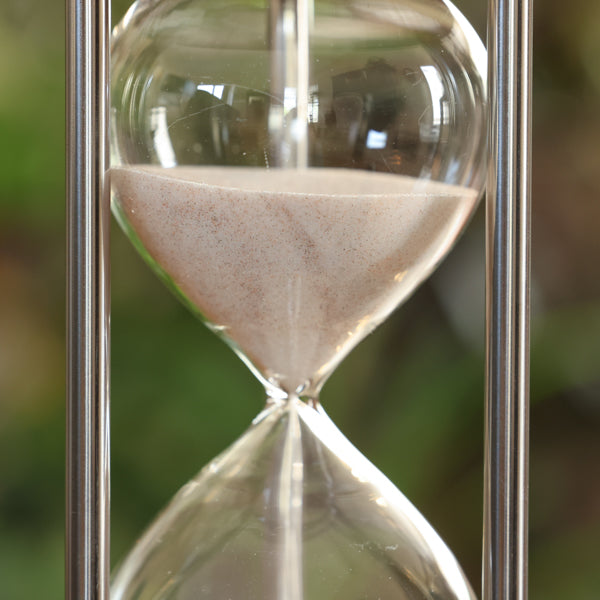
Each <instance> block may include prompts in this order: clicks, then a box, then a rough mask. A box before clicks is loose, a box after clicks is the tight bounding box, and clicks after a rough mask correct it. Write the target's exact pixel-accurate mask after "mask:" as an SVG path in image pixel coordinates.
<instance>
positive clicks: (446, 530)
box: [0, 0, 600, 600]
mask: <svg viewBox="0 0 600 600" xmlns="http://www.w3.org/2000/svg"><path fill="white" fill-rule="evenodd" d="M459 4H460V7H461V8H462V9H463V10H464V11H465V12H466V13H467V14H469V15H474V17H475V20H476V21H477V22H478V23H482V22H483V20H484V17H483V12H484V8H483V9H482V3H480V2H475V1H474V0H469V1H467V0H465V1H464V2H461V3H459ZM596 4H597V3H596V2H591V1H589V2H588V1H586V0H576V1H575V4H574V5H570V7H569V10H568V11H567V10H566V9H565V8H564V6H563V5H560V6H559V3H540V4H539V6H536V19H537V23H539V26H538V27H537V28H536V48H538V54H537V55H536V61H537V62H536V68H537V69H538V71H537V73H538V75H536V80H535V87H536V90H537V91H538V92H540V93H539V95H538V96H537V99H536V105H535V108H536V109H537V110H538V113H537V114H538V115H539V117H537V121H536V136H537V137H536V140H539V142H538V145H537V146H536V161H535V162H534V256H533V259H534V260H533V275H534V283H535V294H534V312H533V315H534V319H533V327H532V363H531V364H532V400H533V404H532V425H533V426H532V456H531V460H532V463H531V480H532V498H531V511H532V517H531V549H532V562H531V597H532V598H534V599H537V598H539V599H540V600H541V599H543V600H559V599H564V598H578V599H581V600H588V599H590V600H591V599H592V598H596V597H597V594H598V592H597V590H598V587H599V585H600V581H599V580H598V569H597V564H596V562H597V560H596V559H597V557H598V556H600V543H599V540H600V525H599V524H600V513H599V512H598V506H600V491H599V490H600V488H599V486H598V477H597V464H598V458H599V457H600V447H599V442H598V439H600V436H598V428H599V423H600V404H599V401H598V397H599V391H598V389H599V388H598V385H599V382H600V347H599V346H600V335H599V333H600V293H599V291H600V290H599V287H598V282H599V281H600V273H599V272H598V266H597V265H598V242H597V239H598V234H597V228H598V225H597V224H598V222H600V218H598V217H599V215H598V208H597V207H598V203H597V197H598V192H599V190H600V185H599V184H598V177H597V164H598V158H599V153H600V151H599V150H598V144H597V134H596V133H594V132H597V131H598V130H599V129H598V128H599V127H600V123H599V117H598V110H597V107H598V105H599V103H600V84H599V81H600V77H599V75H598V73H599V71H598V61H597V56H596V55H597V52H596V50H597V47H598V39H600V36H599V35H598V19H597V16H598V7H597V5H596ZM554 5H556V6H554ZM125 9H126V3H125V2H122V1H119V2H115V3H114V6H113V15H114V18H115V20H117V19H118V18H120V16H121V15H122V14H123V13H124V11H125ZM564 13H567V14H566V15H565V14H564ZM63 22H64V14H63V6H62V4H61V3H56V2H41V1H40V0H28V1H26V0H8V2H6V1H4V2H3V3H2V4H0V81H1V82H2V84H1V86H0V139H1V140H2V143H1V144H0V290H1V293H0V580H1V581H2V593H1V594H0V596H1V597H2V598H7V599H10V600H29V599H31V598H59V597H61V595H62V587H63V583H62V580H63V567H62V563H63V533H62V531H63V523H64V509H63V502H64V491H63V490H64V466H63V464H64V463H63V453H64V407H63V404H64V383H63V379H64V372H65V369H64V360H63V356H64V339H63V338H64V334H63V331H64V316H63V315H64V268H63V261H64V224H63V223H64V165H65V160H64V80H65V78H64V25H63ZM474 225H475V226H477V222H476V223H474ZM479 227H480V228H481V227H482V225H481V223H480V224H479ZM480 233H481V231H480ZM481 238H482V234H481V236H480V239H481ZM479 252H480V253H483V247H482V244H481V246H480V249H479ZM594 253H595V254H594ZM479 276H480V277H481V278H483V274H482V273H480V274H479ZM441 279H442V278H441ZM441 279H440V280H438V281H437V282H436V284H439V283H440V281H441ZM443 289H444V288H443V286H442V287H440V285H436V286H426V287H424V288H423V289H422V290H421V291H420V292H419V293H418V294H417V295H416V296H415V297H414V298H413V299H412V300H411V301H410V303H409V304H407V305H406V306H405V307H404V308H403V309H402V310H401V311H400V312H398V313H397V314H395V315H394V316H393V318H392V319H391V320H390V321H389V322H388V323H387V324H386V325H385V326H384V327H382V328H381V329H380V330H378V331H377V332H376V333H375V334H373V335H372V336H370V337H369V339H367V340H365V342H364V343H363V344H362V345H361V346H360V347H359V348H358V349H357V350H356V351H355V352H354V353H353V354H352V355H351V356H349V357H348V359H347V361H345V363H344V364H343V365H342V366H341V367H340V369H339V371H338V372H337V373H335V374H334V376H333V377H332V379H331V381H330V382H329V383H328V384H327V386H326V387H325V390H324V392H323V402H324V405H325V408H326V409H327V410H328V412H330V414H331V415H332V417H333V418H334V420H335V421H336V422H337V423H338V424H339V425H340V428H341V429H342V430H343V431H344V433H346V434H347V435H348V437H349V438H350V439H351V440H352V441H354V442H355V443H356V445H357V446H358V447H359V449H360V450H361V451H363V452H364V453H365V454H366V455H367V456H368V457H369V458H370V459H371V460H372V461H373V462H374V463H375V464H377V465H378V466H379V467H381V468H382V470H383V471H384V472H386V473H387V474H388V475H389V476H390V478H391V479H392V480H394V482H395V483H397V484H398V485H399V487H400V488H401V489H403V490H404V491H405V492H406V493H407V495H408V496H409V497H410V498H411V499H412V500H413V501H414V502H415V503H416V504H417V505H418V506H419V507H420V508H422V510H423V512H424V513H425V515H426V516H427V517H428V518H429V519H430V520H431V521H432V523H433V524H434V526H435V527H436V528H437V529H438V530H439V531H440V533H441V534H442V536H443V537H445V539H446V540H447V541H448V543H449V545H450V546H451V547H452V548H453V549H454V551H455V552H456V554H457V555H458V557H459V559H460V561H461V562H462V563H463V565H464V566H465V568H466V570H467V572H468V574H469V576H470V578H471V580H472V581H473V583H474V587H475V588H476V589H477V585H478V578H479V571H480V523H481V508H480V507H481V495H482V487H481V482H482V462H483V458H482V455H481V447H482V437H483V431H482V429H483V394H484V384H483V370H484V357H483V355H482V349H481V348H482V345H483V342H482V340H480V342H479V344H477V343H476V344H473V343H470V342H469V341H468V339H467V338H465V336H464V335H463V332H461V331H460V330H458V329H456V328H455V326H454V325H453V320H452V319H451V318H449V313H448V307H447V306H446V304H445V303H444V301H443V296H444V294H443ZM440 290H441V291H440ZM112 322H113V339H112V342H113V343H112V363H113V366H112V373H113V379H112V490H113V492H112V499H113V505H112V506H113V510H112V532H113V543H112V547H113V553H112V559H113V563H114V562H116V561H117V560H119V559H120V558H121V557H122V556H123V555H124V553H125V552H126V551H127V549H128V548H129V547H130V546H131V544H132V543H133V542H134V540H135V539H136V538H137V537H138V536H139V533H140V531H141V530H142V529H143V527H144V526H145V525H146V524H147V523H148V521H149V520H150V519H151V518H152V517H153V516H154V515H155V514H156V512H157V511H158V510H159V509H160V508H161V507H162V506H163V505H164V504H165V502H166V501H167V500H168V499H169V498H170V497H171V496H172V495H173V493H174V492H175V490H176V489H178V488H179V487H180V486H181V485H182V484H183V483H184V482H185V481H187V479H189V478H190V477H191V476H192V475H193V474H195V473H196V472H197V471H198V470H199V469H200V467H201V466H202V465H203V464H205V463H206V462H207V461H208V460H209V459H210V458H212V457H213V456H214V455H216V454H217V453H219V452H220V451H221V450H223V449H224V448H225V447H226V446H227V445H228V444H230V443H231V442H232V441H233V440H234V439H235V438H236V437H237V436H238V435H239V434H240V433H241V432H242V431H243V430H244V429H245V427H246V426H247V424H248V423H249V422H250V420H251V419H252V417H253V416H254V415H255V414H256V413H257V412H258V411H259V410H260V408H261V405H262V402H263V394H262V392H261V390H260V387H259V385H258V384H257V383H256V382H255V381H254V380H253V378H252V376H251V375H250V374H249V372H248V371H247V370H246V368H245V367H244V366H243V365H242V363H241V362H240V361H239V360H238V359H237V358H235V357H234V356H233V354H232V353H231V352H230V350H229V349H228V348H226V347H225V345H224V344H223V343H222V342H220V341H219V340H217V339H216V338H215V337H214V336H213V335H212V334H210V333H209V332H208V331H207V330H205V329H204V328H203V327H202V326H201V325H200V324H199V323H198V321H197V320H196V319H194V317H192V316H191V315H190V314H189V313H188V312H187V311H186V310H185V309H184V308H183V307H181V306H180V305H179V304H178V303H177V301H176V300H175V299H174V298H173V297H172V296H171V295H170V294H169V293H168V292H167V291H166V290H165V289H164V288H163V286H162V285H161V284H160V283H159V282H158V281H157V279H156V278H155V277H154V276H153V275H152V274H151V273H150V272H149V270H148V269H147V267H146V266H145V265H144V264H143V262H142V261H141V259H139V257H137V255H136V254H135V253H134V251H133V250H132V249H131V247H130V245H129V243H128V242H127V240H125V239H124V237H123V235H122V234H121V233H120V232H119V231H117V230H116V228H115V232H114V236H113V316H112ZM481 338H482V332H481ZM32 574H34V576H32Z"/></svg>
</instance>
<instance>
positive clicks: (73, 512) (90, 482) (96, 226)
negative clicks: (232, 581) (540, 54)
mask: <svg viewBox="0 0 600 600" xmlns="http://www.w3.org/2000/svg"><path fill="white" fill-rule="evenodd" d="M66 13H67V23H66V26H67V27H66V33H67V39H66V44H67V47H66V54H67V64H66V69H67V71H66V81H67V90H66V94H67V95H66V98H67V102H66V128H67V132H66V152H67V182H66V187H67V434H66V454H67V457H66V463H67V464H66V478H67V481H66V536H65V539H66V541H65V580H66V581H65V597H66V598H67V600H92V599H93V600H96V599H101V600H105V599H106V600H107V599H108V597H109V533H110V531H109V493H110V491H109V490H110V488H109V410H108V409H109V404H108V401H109V320H108V319H109V310H110V308H109V307H110V287H109V255H108V252H109V243H108V242H109V240H108V234H109V213H110V211H109V207H108V194H107V190H106V186H105V173H106V169H107V167H108V144H107V122H108V119H107V109H108V86H107V82H108V65H109V61H108V34H109V30H110V6H109V1H108V0H94V1H92V0H67V3H66Z"/></svg>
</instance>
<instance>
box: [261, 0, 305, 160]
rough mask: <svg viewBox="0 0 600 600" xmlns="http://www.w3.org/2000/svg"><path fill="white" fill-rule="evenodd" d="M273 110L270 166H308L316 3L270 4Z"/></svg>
mask: <svg viewBox="0 0 600 600" xmlns="http://www.w3.org/2000/svg"><path fill="white" fill-rule="evenodd" d="M269 4H270V9H269V10H270V12H269V19H270V31H269V34H270V38H271V39H270V45H271V49H272V52H271V94H272V95H273V96H274V97H275V98H279V99H280V100H281V104H276V105H273V106H271V110H270V116H269V131H270V134H271V137H272V139H273V140H274V142H273V147H272V148H271V154H272V160H271V164H270V165H268V166H277V167H289V168H299V169H302V168H306V167H307V166H308V96H309V90H308V88H309V59H308V55H309V43H310V29H311V26H312V22H313V18H314V5H313V0H271V1H270V3H269Z"/></svg>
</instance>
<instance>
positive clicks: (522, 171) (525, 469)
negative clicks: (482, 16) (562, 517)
mask: <svg viewBox="0 0 600 600" xmlns="http://www.w3.org/2000/svg"><path fill="white" fill-rule="evenodd" d="M531 47H532V0H489V23H488V60H489V77H488V79H489V121H488V122H489V169H488V182H487V268H486V288H487V291H486V338H487V339H486V347H487V361H486V432H485V475H484V532H483V585H482V587H483V594H482V596H483V600H526V598H527V569H528V565H527V547H528V535H527V527H528V486H529V316H530V310H529V273H530V244H531V241H530V227H531V225H530V221H531V218H530V215H531V198H530V196H531V191H530V163H531Z"/></svg>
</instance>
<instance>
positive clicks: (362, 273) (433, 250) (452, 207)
mask: <svg viewBox="0 0 600 600" xmlns="http://www.w3.org/2000/svg"><path fill="white" fill-rule="evenodd" d="M111 181H112V186H113V191H114V194H115V197H116V200H117V202H118V203H119V204H120V207H121V209H122V212H123V214H124V215H125V217H126V218H127V220H128V221H129V223H130V225H131V226H132V228H133V229H134V230H135V232H136V233H137V235H138V237H139V238H140V240H141V242H142V243H143V244H144V246H145V247H146V249H147V251H148V253H149V254H150V255H151V256H152V258H153V259H154V260H155V261H156V262H157V263H158V264H159V265H160V266H161V267H162V268H163V269H164V270H165V271H166V272H167V273H168V274H169V275H170V277H171V278H172V279H173V281H174V282H175V284H176V286H177V287H178V288H179V290H180V291H181V292H182V293H183V294H184V295H185V296H186V297H187V298H188V299H189V300H190V301H191V302H192V303H193V304H194V305H195V306H196V307H197V308H198V309H199V310H200V311H201V312H202V313H203V315H204V316H205V317H206V318H207V319H208V320H210V321H211V322H212V323H213V324H214V325H217V326H218V327H219V328H222V330H223V333H224V334H225V335H226V336H227V337H229V338H230V339H232V340H234V341H235V343H236V344H237V345H238V346H239V347H240V348H241V349H242V350H243V352H244V353H245V355H246V356H247V357H248V358H249V359H250V360H251V361H252V363H254V365H255V366H256V367H257V368H258V369H259V370H260V371H261V372H262V374H263V375H264V377H265V378H266V379H268V380H270V381H271V382H273V383H275V384H277V385H278V386H279V387H281V388H282V389H284V390H286V391H294V390H297V389H299V388H301V387H304V388H307V389H308V390H309V391H310V390H314V388H315V387H318V384H319V383H320V382H322V381H323V380H324V378H325V377H326V376H327V375H329V373H330V372H331V371H332V370H333V368H334V367H335V365H336V364H337V363H338V362H339V361H340V360H341V359H342V358H343V357H344V356H345V355H346V354H347V353H348V352H349V351H350V349H352V348H353V347H354V346H355V345H356V344H357V343H358V342H359V341H360V340H361V339H362V338H363V337H364V336H365V335H366V334H367V333H369V332H370V331H372V329H373V328H374V327H375V326H376V325H377V324H379V323H380V322H381V321H382V320H383V319H384V318H385V317H386V316H387V315H388V314H389V313H390V312H391V311H392V310H393V309H394V308H395V307H396V306H397V305H398V304H399V303H400V302H401V301H402V300H404V299H405V298H406V297H407V296H408V295H409V294H410V293H411V292H412V291H413V290H414V288H415V287H416V286H417V285H418V283H420V282H421V281H422V280H423V279H424V278H425V277H426V276H427V275H428V274H429V273H430V272H431V271H432V269H433V268H434V267H435V265H436V264H437V263H438V262H439V261H440V260H441V258H442V257H443V256H444V255H445V254H446V252H447V251H448V249H449V248H450V246H451V244H452V243H453V242H454V240H455V239H456V237H457V235H458V234H459V233H460V231H461V229H462V227H463V225H464V224H465V221H466V220H467V219H468V217H469V216H470V214H471V212H472V210H473V208H474V207H475V204H476V202H477V193H476V191H475V190H472V189H469V188H463V187H458V186H449V185H443V184H439V183H433V182H423V181H420V180H416V179H412V178H408V177H400V176H396V175H391V174H383V173H371V172H365V171H350V170H339V169H338V170H335V169H307V170H305V171H292V170H270V171H265V170H262V169H244V168H212V167H210V168H209V167H177V168H173V169H163V168H160V167H147V166H135V167H117V168H113V169H112V171H111Z"/></svg>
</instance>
